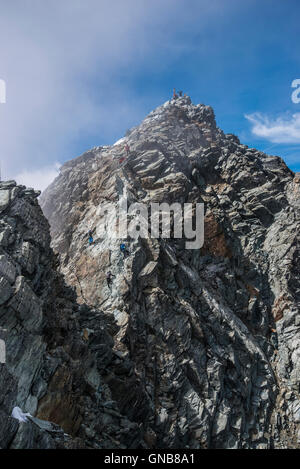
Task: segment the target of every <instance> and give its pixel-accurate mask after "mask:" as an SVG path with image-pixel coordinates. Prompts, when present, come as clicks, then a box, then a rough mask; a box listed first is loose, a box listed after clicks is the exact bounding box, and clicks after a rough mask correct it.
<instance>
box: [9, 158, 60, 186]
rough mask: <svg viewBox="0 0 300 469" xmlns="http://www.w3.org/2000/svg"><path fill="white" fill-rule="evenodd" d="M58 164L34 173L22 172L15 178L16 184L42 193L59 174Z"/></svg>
mask: <svg viewBox="0 0 300 469" xmlns="http://www.w3.org/2000/svg"><path fill="white" fill-rule="evenodd" d="M60 166H61V165H60V164H59V163H55V164H54V165H52V166H46V167H44V168H41V169H37V170H34V171H23V172H21V173H19V174H17V175H16V176H15V179H16V181H17V183H18V184H23V185H24V186H26V187H33V188H34V189H37V190H40V191H43V190H44V189H46V187H48V186H49V184H50V183H51V182H52V181H53V180H54V179H55V178H56V176H58V174H59V168H60Z"/></svg>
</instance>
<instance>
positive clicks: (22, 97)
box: [0, 0, 239, 186]
mask: <svg viewBox="0 0 300 469" xmlns="http://www.w3.org/2000/svg"><path fill="white" fill-rule="evenodd" d="M222 2H223V0H201V1H199V0H190V1H189V8H186V6H185V4H184V2H183V1H182V0H164V1H161V0H151V1H148V0H114V1H111V0H84V1H83V0H56V1H54V0H53V1H51V2H42V1H39V0H27V1H26V2H24V0H14V2H2V5H1V15H0V57H1V61H0V78H1V79H3V80H5V82H6V84H7V102H6V104H3V105H1V107H0V159H1V160H2V168H3V174H4V177H6V178H12V177H16V175H18V173H21V174H29V173H30V174H35V172H34V171H36V169H41V170H42V171H43V168H45V167H49V165H51V164H53V163H54V162H55V161H65V160H66V159H70V158H71V157H74V156H76V154H78V153H80V152H82V151H83V150H84V149H85V148H87V149H88V148H89V147H90V146H93V145H101V144H103V143H110V141H111V142H113V141H114V140H116V139H117V138H119V137H121V136H122V132H124V131H125V130H126V128H127V127H128V126H130V125H135V124H136V123H137V122H138V121H139V120H140V119H141V118H142V117H143V116H144V114H145V110H149V111H150V110H151V108H150V106H149V105H148V104H149V102H150V101H149V93H148V94H147V91H146V85H144V84H143V81H142V80H139V83H138V86H135V85H134V80H135V79H136V77H138V76H139V74H145V73H146V74H148V76H151V74H152V73H153V74H154V76H157V74H159V72H160V71H161V70H162V69H163V70H165V69H166V70H167V69H168V66H169V64H170V62H172V59H174V60H176V59H177V58H178V56H179V55H180V54H181V53H182V50H185V46H186V45H185V43H184V41H183V40H182V37H183V36H184V34H185V33H186V32H187V33H189V31H191V30H193V27H192V25H194V26H195V25H196V29H199V28H201V31H203V30H204V29H205V28H206V29H209V30H210V29H211V21H223V17H222V15H221V11H223V9H222ZM229 4H230V5H229ZM238 5H239V1H238V0H230V1H229V0H228V5H227V6H226V12H228V10H230V8H231V9H232V10H235V9H236V8H237V7H238ZM173 86H176V85H175V84H174V83H173V82H172V83H170V89H171V88H172V87H173ZM136 88H138V90H139V91H138V92H137V91H136V90H135V89H136ZM150 94H151V93H150ZM160 99H161V97H160V98H159V100H160ZM147 100H148V101H147ZM152 104H153V103H152ZM152 104H151V107H152ZM157 104H160V101H158V102H157ZM79 143H80V145H81V146H80V148H78V146H79ZM85 145H86V146H85ZM38 184H40V182H39V181H38V179H37V181H36V184H35V186H37V185H38ZM32 185H34V184H32Z"/></svg>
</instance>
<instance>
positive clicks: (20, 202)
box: [0, 181, 140, 449]
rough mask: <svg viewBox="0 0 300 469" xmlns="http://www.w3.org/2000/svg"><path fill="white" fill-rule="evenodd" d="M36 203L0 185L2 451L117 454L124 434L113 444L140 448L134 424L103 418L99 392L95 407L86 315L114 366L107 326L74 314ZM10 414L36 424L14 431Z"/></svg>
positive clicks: (96, 375) (96, 377)
mask: <svg viewBox="0 0 300 469" xmlns="http://www.w3.org/2000/svg"><path fill="white" fill-rule="evenodd" d="M38 195H39V193H36V192H35V191H33V190H30V189H25V188H24V187H23V186H17V185H16V183H15V182H13V181H12V182H5V183H0V200H4V201H5V204H3V205H2V206H1V208H0V210H1V218H0V340H1V341H4V342H5V349H6V361H5V360H3V355H1V364H0V448H12V449H14V448H25V449H26V448H80V447H90V446H91V445H92V446H94V447H104V448H105V447H115V446H116V443H112V441H117V436H118V435H119V432H120V431H122V430H123V431H124V430H126V432H124V433H125V437H123V436H122V435H121V437H120V442H119V444H121V445H122V444H123V446H125V445H124V442H125V441H126V444H127V445H130V444H131V442H135V443H134V444H135V445H138V444H139V441H140V436H139V435H140V431H139V429H138V425H137V424H134V423H131V422H130V421H129V420H128V419H127V418H126V417H125V416H121V418H122V423H121V424H120V416H119V414H117V412H116V414H117V416H116V415H112V416H108V417H107V414H106V412H105V409H104V404H105V403H106V402H107V401H111V400H112V399H111V394H110V392H109V389H108V388H107V389H106V388H105V386H103V387H102V390H101V398H102V401H101V405H99V402H98V401H99V392H100V390H99V385H100V380H101V373H102V371H101V368H100V367H99V369H98V368H97V363H96V362H95V359H94V358H93V356H92V355H91V353H90V352H89V350H88V347H87V343H86V334H85V329H84V325H82V323H84V317H85V314H89V315H91V316H93V317H95V318H97V327H98V328H99V330H100V331H101V332H99V337H100V336H101V346H102V355H103V362H104V364H106V362H105V359H104V357H105V356H106V355H107V356H109V357H110V361H112V359H111V356H112V355H113V352H112V350H111V349H112V342H113V341H112V339H111V337H110V336H109V334H108V332H107V329H109V325H108V321H106V322H105V330H103V329H104V322H103V320H102V316H103V315H101V313H100V312H98V313H97V312H96V311H94V312H91V310H90V308H88V307H87V306H81V307H79V305H78V304H77V303H76V295H75V294H74V291H73V290H72V289H71V288H70V287H67V286H66V284H65V283H64V280H63V277H62V275H61V274H59V273H58V272H57V271H56V266H57V258H56V256H55V255H54V254H53V251H52V249H51V248H50V234H49V225H48V222H47V221H46V219H45V217H44V216H43V214H42V211H41V208H40V207H39V205H38V202H37V196H38ZM1 347H2V348H3V342H1ZM2 352H3V350H2ZM109 370H110V373H111V375H112V376H114V374H113V368H109ZM15 407H19V408H21V409H22V410H23V411H24V412H25V413H30V414H32V415H33V416H35V417H39V418H35V417H30V418H28V419H27V422H22V423H19V422H18V420H17V419H15V418H12V417H11V414H12V410H13V409H14V408H15ZM112 412H113V411H112ZM90 414H92V415H93V419H94V420H96V421H97V425H98V427H99V429H100V431H99V433H98V435H96V436H94V435H93V434H92V436H91V435H90V433H89V427H88V426H87V423H88V422H89V418H90V417H89V415H90ZM48 421H50V422H48ZM51 422H54V423H51ZM58 425H60V427H58ZM129 427H130V428H131V434H130V435H129V436H127V433H128V432H127V430H128V428H129ZM102 430H103V432H104V434H102ZM64 432H66V433H68V435H66V434H64ZM91 438H92V441H90V439H91Z"/></svg>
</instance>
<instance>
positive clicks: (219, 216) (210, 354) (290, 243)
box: [42, 97, 300, 448]
mask: <svg viewBox="0 0 300 469" xmlns="http://www.w3.org/2000/svg"><path fill="white" fill-rule="evenodd" d="M126 144H127V145H129V147H130V152H129V155H128V157H127V158H126V160H125V161H124V162H122V163H120V160H119V159H120V158H123V157H126V151H125V149H124V146H125V145H126ZM125 197H126V198H127V199H128V203H130V204H131V203H132V202H143V203H145V204H149V203H150V202H160V203H161V202H168V203H173V202H179V203H181V204H183V203H186V202H202V203H204V204H205V243H204V246H203V247H202V248H201V249H200V250H188V249H186V248H185V240H184V239H160V238H158V239H153V238H148V239H139V240H136V239H128V240H127V241H126V245H127V247H128V251H129V252H128V255H127V256H126V257H125V258H123V255H122V253H121V252H120V249H119V244H120V241H119V240H118V239H114V238H113V237H112V234H113V229H114V226H112V225H111V224H110V223H108V224H107V226H106V232H105V233H104V234H103V230H102V231H101V233H100V226H102V225H103V211H101V209H102V210H103V208H105V205H106V204H111V203H114V204H116V205H117V203H118V201H119V200H120V199H122V198H125ZM298 203H299V176H297V175H295V174H294V173H292V171H290V170H289V169H288V168H287V166H286V165H285V163H284V162H283V161H282V159H281V158H279V157H275V156H268V155H266V154H264V153H262V152H260V151H257V150H255V149H251V148H248V147H247V146H246V145H242V144H241V143H240V141H239V139H238V138H237V137H235V136H234V135H231V134H230V135H225V134H224V133H223V132H222V131H221V130H220V129H219V128H218V127H217V125H216V122H215V117H214V113H213V110H212V109H211V108H210V107H208V106H204V105H193V104H192V103H191V100H190V98H189V97H182V98H179V99H177V100H172V101H170V102H167V103H165V104H164V105H162V106H160V107H158V108H157V109H156V110H154V111H153V112H151V113H150V114H149V116H148V117H146V119H145V120H144V121H143V122H142V123H141V125H139V126H138V127H136V128H134V129H131V130H130V131H128V132H127V134H126V137H125V138H124V139H122V140H120V141H119V142H117V143H116V144H115V145H113V146H111V147H97V148H94V149H92V150H90V151H89V152H87V153H85V154H83V155H82V156H80V157H78V158H76V159H74V160H72V161H70V162H68V163H66V164H65V165H64V166H63V167H62V170H61V174H60V175H59V177H58V178H57V179H56V180H55V181H54V183H53V184H52V185H51V186H50V187H49V188H48V189H47V190H46V191H45V193H44V194H43V196H42V207H43V210H44V213H45V215H46V217H47V218H48V219H49V221H50V225H51V230H52V240H53V247H54V249H55V250H56V251H57V252H58V253H59V256H60V259H61V271H62V273H63V274H64V275H65V278H66V280H67V282H68V284H69V285H72V286H74V287H75V288H76V290H77V295H78V298H79V301H81V302H87V303H88V304H89V305H92V306H93V307H96V308H100V309H101V310H102V311H103V313H104V315H105V316H107V317H113V318H114V319H115V321H116V323H117V324H118V326H119V331H118V333H117V334H115V336H114V348H115V349H116V350H117V351H118V352H119V353H120V354H122V356H123V357H126V358H125V359H126V360H129V361H130V362H132V363H133V365H134V366H133V368H131V367H129V368H128V369H126V367H125V368H124V367H122V366H121V372H120V376H118V377H117V378H115V379H113V380H111V381H109V386H110V389H111V392H112V395H113V398H114V400H116V401H117V402H118V403H119V406H120V407H121V409H122V412H124V414H126V415H128V416H129V417H130V418H131V419H133V420H134V421H136V422H138V423H140V424H142V427H143V431H144V435H146V436H145V439H146V440H147V441H148V444H149V445H150V446H151V445H152V446H156V447H174V448H175V447H177V448H178V447H191V448H202V447H209V448H269V447H274V446H275V447H297V445H298V446H299V444H300V434H299V423H300V401H299V377H300V365H299V363H300V362H299V344H300V319H299V310H298V307H299V271H298V264H297V262H298V260H297V256H298V249H297V235H298V233H299V212H298V209H299V206H298ZM107 206H108V207H109V205H107ZM133 218H134V217H133ZM88 230H92V231H93V233H94V235H93V236H94V243H93V244H92V245H88V238H87V231H88ZM108 271H111V272H112V274H113V275H114V277H112V283H111V285H108V284H107V282H106V273H107V272H108ZM92 319H94V318H90V320H92ZM91 329H93V328H91ZM89 340H90V343H91V346H92V344H93V341H94V337H93V331H92V332H91V335H90V337H89Z"/></svg>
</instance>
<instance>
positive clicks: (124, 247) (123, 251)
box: [120, 243, 129, 257]
mask: <svg viewBox="0 0 300 469" xmlns="http://www.w3.org/2000/svg"><path fill="white" fill-rule="evenodd" d="M120 250H121V253H122V254H123V257H126V256H127V255H128V254H129V253H128V251H127V249H126V245H125V244H124V243H122V244H120Z"/></svg>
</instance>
